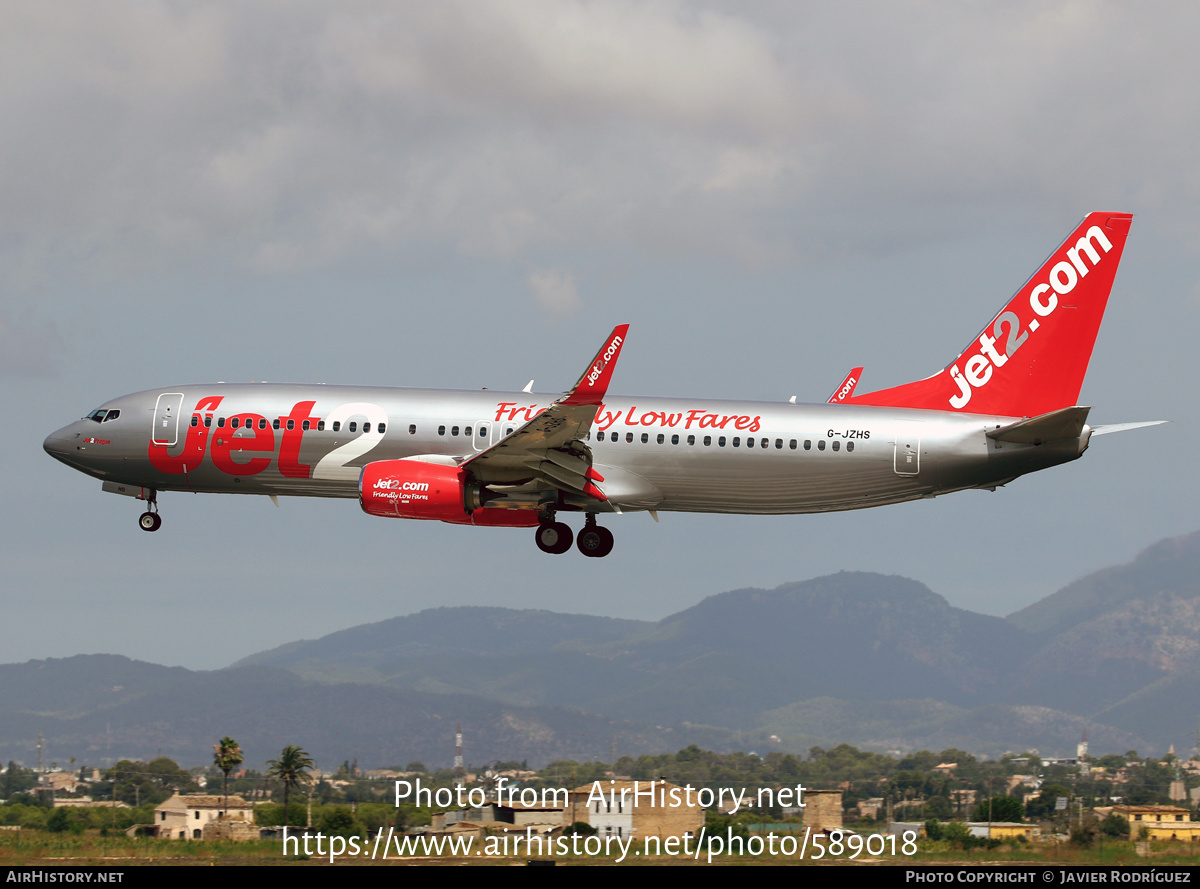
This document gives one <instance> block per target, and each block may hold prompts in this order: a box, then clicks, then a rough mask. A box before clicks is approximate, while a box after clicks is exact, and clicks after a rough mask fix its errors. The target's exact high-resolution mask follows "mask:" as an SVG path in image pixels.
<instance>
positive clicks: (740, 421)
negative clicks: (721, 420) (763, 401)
mask: <svg viewBox="0 0 1200 889" xmlns="http://www.w3.org/2000/svg"><path fill="white" fill-rule="evenodd" d="M750 422H751V421H750V418H749V417H737V418H736V419H735V420H734V421H733V426H734V428H735V429H746V428H749V426H750Z"/></svg>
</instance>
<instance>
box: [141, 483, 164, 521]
mask: <svg viewBox="0 0 1200 889" xmlns="http://www.w3.org/2000/svg"><path fill="white" fill-rule="evenodd" d="M146 505H147V506H149V507H150V508H149V509H147V510H146V511H145V512H144V513H142V514H141V515H140V516H138V525H139V526H140V527H141V529H142V530H143V531H157V530H158V529H159V528H161V527H162V516H160V515H159V514H158V492H157V491H155V490H154V489H153V488H151V489H150V496H149V497H147V498H146Z"/></svg>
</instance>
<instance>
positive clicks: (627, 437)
mask: <svg viewBox="0 0 1200 889" xmlns="http://www.w3.org/2000/svg"><path fill="white" fill-rule="evenodd" d="M625 442H626V444H633V433H632V432H626V433H625Z"/></svg>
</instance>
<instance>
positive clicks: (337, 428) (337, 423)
mask: <svg viewBox="0 0 1200 889" xmlns="http://www.w3.org/2000/svg"><path fill="white" fill-rule="evenodd" d="M275 428H276V429H278V428H279V427H278V426H276V427H275ZM333 431H334V432H341V431H342V421H341V420H334V421H333Z"/></svg>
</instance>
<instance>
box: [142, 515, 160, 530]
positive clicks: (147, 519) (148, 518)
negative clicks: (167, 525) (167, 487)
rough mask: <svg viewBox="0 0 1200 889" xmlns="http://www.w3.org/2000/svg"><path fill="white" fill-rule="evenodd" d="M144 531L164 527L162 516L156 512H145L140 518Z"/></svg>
mask: <svg viewBox="0 0 1200 889" xmlns="http://www.w3.org/2000/svg"><path fill="white" fill-rule="evenodd" d="M138 524H139V525H141V526H142V530H143V531H157V530H158V529H159V528H160V527H162V517H161V516H160V515H159V514H158V513H156V512H144V513H142V515H141V517H140V518H139V519H138Z"/></svg>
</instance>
